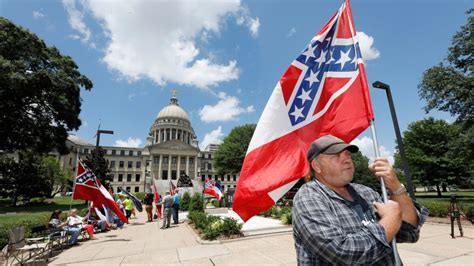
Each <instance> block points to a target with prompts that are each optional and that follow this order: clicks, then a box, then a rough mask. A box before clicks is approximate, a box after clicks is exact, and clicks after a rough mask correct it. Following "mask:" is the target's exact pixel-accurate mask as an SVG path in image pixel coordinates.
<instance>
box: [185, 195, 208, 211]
mask: <svg viewBox="0 0 474 266" xmlns="http://www.w3.org/2000/svg"><path fill="white" fill-rule="evenodd" d="M188 210H189V211H190V212H191V211H201V212H203V211H204V202H203V200H202V195H201V194H200V193H198V192H196V193H194V195H193V197H192V198H191V201H190V202H189V208H188Z"/></svg>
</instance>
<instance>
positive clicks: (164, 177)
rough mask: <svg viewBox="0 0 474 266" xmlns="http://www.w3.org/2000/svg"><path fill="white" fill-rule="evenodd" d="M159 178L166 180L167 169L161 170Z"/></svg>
mask: <svg viewBox="0 0 474 266" xmlns="http://www.w3.org/2000/svg"><path fill="white" fill-rule="evenodd" d="M161 179H163V180H168V170H163V171H161Z"/></svg>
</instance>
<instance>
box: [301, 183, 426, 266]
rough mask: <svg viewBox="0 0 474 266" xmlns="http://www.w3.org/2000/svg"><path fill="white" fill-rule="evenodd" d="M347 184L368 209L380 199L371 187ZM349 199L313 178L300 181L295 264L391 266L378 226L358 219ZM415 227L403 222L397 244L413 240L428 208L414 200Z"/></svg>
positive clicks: (390, 258)
mask: <svg viewBox="0 0 474 266" xmlns="http://www.w3.org/2000/svg"><path fill="white" fill-rule="evenodd" d="M350 186H352V188H354V190H355V191H356V192H357V193H358V194H359V195H360V196H361V198H362V199H364V200H365V201H366V202H367V203H368V205H369V206H370V208H371V210H370V211H371V212H372V215H373V217H376V216H375V211H376V209H375V207H373V204H372V202H374V201H378V202H382V199H381V197H380V195H379V194H378V193H377V192H375V191H374V190H372V189H370V188H368V187H366V186H363V185H359V184H355V183H351V184H350ZM350 206H351V205H350V202H349V201H347V200H345V199H343V198H342V197H341V196H339V195H338V194H337V193H335V192H334V191H332V190H331V189H329V188H328V187H326V186H325V185H323V184H322V183H320V182H319V181H317V180H313V181H311V182H308V183H306V184H304V185H303V186H302V187H301V188H300V189H299V190H298V193H297V194H296V195H295V198H294V207H293V237H294V239H295V247H296V254H297V259H298V264H299V265H369V264H370V265H394V263H395V261H394V258H393V257H394V256H393V252H392V248H391V245H390V243H388V242H387V239H386V237H385V231H384V228H383V227H382V225H380V224H379V223H377V222H376V221H361V219H360V218H359V216H358V214H357V212H356V211H355V210H353V209H352V208H351V207H350ZM415 207H416V209H417V214H418V221H419V222H418V227H414V226H413V225H411V224H409V223H406V222H403V223H402V226H401V228H400V231H399V232H398V233H397V236H396V239H397V242H398V243H402V242H411V243H413V242H416V241H417V240H418V238H419V232H420V227H421V225H422V224H423V223H424V221H425V219H426V216H427V215H428V210H427V209H426V208H424V207H422V206H420V205H418V204H417V203H416V202H415Z"/></svg>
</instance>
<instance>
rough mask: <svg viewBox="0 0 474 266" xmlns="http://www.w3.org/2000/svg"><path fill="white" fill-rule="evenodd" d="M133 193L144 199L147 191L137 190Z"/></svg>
mask: <svg viewBox="0 0 474 266" xmlns="http://www.w3.org/2000/svg"><path fill="white" fill-rule="evenodd" d="M133 194H135V197H137V198H138V199H139V200H141V201H143V199H144V198H145V192H135V193H133Z"/></svg>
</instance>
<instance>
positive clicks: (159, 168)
mask: <svg viewBox="0 0 474 266" xmlns="http://www.w3.org/2000/svg"><path fill="white" fill-rule="evenodd" d="M162 163H163V155H161V154H160V161H159V162H158V179H163V177H162V176H161V164H162Z"/></svg>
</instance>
